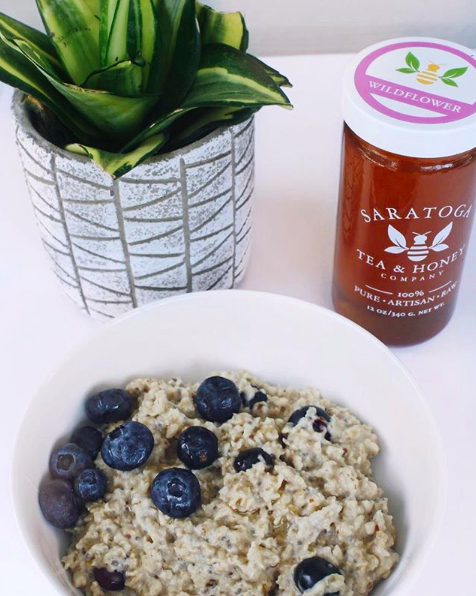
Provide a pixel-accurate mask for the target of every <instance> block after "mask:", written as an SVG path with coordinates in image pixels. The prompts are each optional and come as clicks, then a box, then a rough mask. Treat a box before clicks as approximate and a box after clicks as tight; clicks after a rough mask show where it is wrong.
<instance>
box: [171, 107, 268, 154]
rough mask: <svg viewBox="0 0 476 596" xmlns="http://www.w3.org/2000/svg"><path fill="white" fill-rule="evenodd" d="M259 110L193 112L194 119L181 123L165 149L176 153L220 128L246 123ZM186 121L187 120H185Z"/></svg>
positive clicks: (222, 109)
mask: <svg viewBox="0 0 476 596" xmlns="http://www.w3.org/2000/svg"><path fill="white" fill-rule="evenodd" d="M257 111H258V109H253V108H230V107H225V108H205V109H203V110H202V111H201V113H200V114H198V113H196V112H192V113H191V115H193V118H191V119H190V121H189V122H187V123H185V124H182V121H180V122H179V126H178V128H177V129H175V130H173V134H172V136H171V140H170V142H169V143H167V145H166V146H165V147H164V150H165V151H175V150H176V149H180V148H182V147H186V146H187V145H190V144H191V143H194V142H195V141H198V140H199V139H202V138H203V137H204V136H205V135H207V134H209V133H210V132H212V131H214V130H215V129H217V128H218V127H219V126H224V125H227V126H233V125H235V124H239V123H240V122H244V121H245V120H248V119H249V118H251V116H253V114H254V113H255V112H257ZM184 119H185V118H184Z"/></svg>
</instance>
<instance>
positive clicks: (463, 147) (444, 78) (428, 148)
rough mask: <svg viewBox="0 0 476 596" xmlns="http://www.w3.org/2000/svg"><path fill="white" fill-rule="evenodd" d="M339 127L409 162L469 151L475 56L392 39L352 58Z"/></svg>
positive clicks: (424, 41) (473, 142)
mask: <svg viewBox="0 0 476 596" xmlns="http://www.w3.org/2000/svg"><path fill="white" fill-rule="evenodd" d="M343 111H344V120H345V122H346V123H347V125H348V126H349V127H350V128H351V130H353V131H354V132H355V134H357V135H358V136H359V137H361V138H362V139H364V140H365V141H367V142H368V143H370V144H372V145H374V146H376V147H378V148H379V149H383V150H384V151H389V152H390V153H397V154H399V155H405V156H409V157H416V158H437V157H449V156H452V155H457V154H458V153H464V152H465V151H469V150H471V149H474V147H476V57H475V52H473V51H472V50H470V49H468V48H465V47H464V46H460V45H458V44H454V43H451V42H448V41H443V40H440V39H431V38H424V37H415V38H401V39H393V40H391V41H386V42H383V43H378V44H376V45H374V46H371V47H370V48H367V49H366V50H364V51H363V52H361V53H360V54H358V55H357V56H356V57H355V58H354V60H353V61H352V63H351V64H350V65H349V66H348V68H347V70H346V73H345V77H344V101H343Z"/></svg>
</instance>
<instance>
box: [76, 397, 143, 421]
mask: <svg viewBox="0 0 476 596" xmlns="http://www.w3.org/2000/svg"><path fill="white" fill-rule="evenodd" d="M132 409H133V402H132V397H131V395H130V394H129V393H128V392H127V391H124V389H106V390H105V391H100V392H99V393H96V394H95V395H92V396H91V397H90V398H89V399H88V400H87V401H86V414H87V416H88V418H89V420H91V421H92V422H95V423H96V424H109V423H111V422H121V421H122V420H126V419H127V418H129V416H130V415H131V414H132Z"/></svg>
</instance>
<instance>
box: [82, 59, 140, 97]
mask: <svg viewBox="0 0 476 596" xmlns="http://www.w3.org/2000/svg"><path fill="white" fill-rule="evenodd" d="M144 68H145V63H144V61H139V62H135V63H134V62H131V60H125V61H124V62H118V63H117V64H113V65H112V66H106V67H104V68H101V69H100V70H98V71H96V72H93V73H92V74H91V75H90V76H89V77H88V78H87V80H86V81H85V82H84V84H83V85H81V87H85V88H86V89H97V90H100V91H109V92H110V93H115V94H116V95H121V96H123V97H138V96H139V95H141V93H142V76H143V71H144Z"/></svg>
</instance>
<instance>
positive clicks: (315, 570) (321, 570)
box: [294, 557, 342, 596]
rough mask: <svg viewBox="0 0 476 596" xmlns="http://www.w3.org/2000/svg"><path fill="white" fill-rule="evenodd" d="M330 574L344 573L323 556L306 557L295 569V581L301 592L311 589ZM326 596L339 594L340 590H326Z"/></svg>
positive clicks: (337, 595)
mask: <svg viewBox="0 0 476 596" xmlns="http://www.w3.org/2000/svg"><path fill="white" fill-rule="evenodd" d="M329 575H342V573H341V571H340V570H339V569H337V567H335V565H332V563H329V561H326V560H325V559H322V558H321V557H310V558H309V559H304V561H301V562H300V563H299V565H297V567H296V569H295V570H294V583H295V584H296V587H297V589H298V590H299V591H300V592H306V591H307V590H311V589H312V588H314V586H315V585H316V584H317V583H319V582H320V581H322V580H323V579H325V578H326V577H328V576H329ZM324 596H339V593H338V592H332V594H331V593H330V592H326V593H325V594H324Z"/></svg>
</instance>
